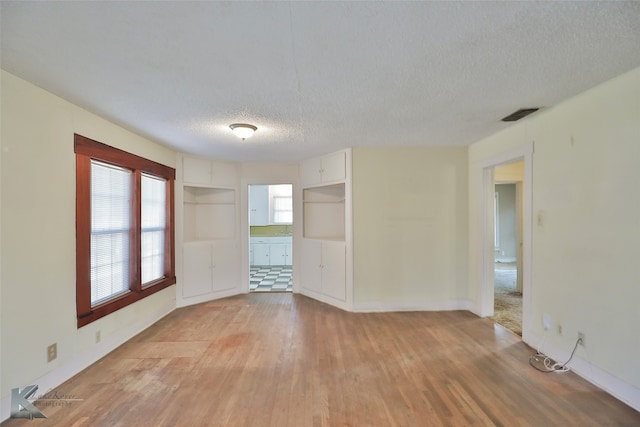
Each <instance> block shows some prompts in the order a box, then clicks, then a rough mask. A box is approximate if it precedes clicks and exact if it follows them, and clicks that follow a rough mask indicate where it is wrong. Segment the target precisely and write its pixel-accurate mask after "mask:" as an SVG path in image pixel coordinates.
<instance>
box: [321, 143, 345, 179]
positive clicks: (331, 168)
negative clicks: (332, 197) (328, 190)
mask: <svg viewBox="0 0 640 427" xmlns="http://www.w3.org/2000/svg"><path fill="white" fill-rule="evenodd" d="M321 170H322V182H331V181H344V180H345V178H346V177H347V169H346V154H345V152H344V151H340V152H338V153H333V154H330V155H328V156H325V157H323V158H322V168H321Z"/></svg>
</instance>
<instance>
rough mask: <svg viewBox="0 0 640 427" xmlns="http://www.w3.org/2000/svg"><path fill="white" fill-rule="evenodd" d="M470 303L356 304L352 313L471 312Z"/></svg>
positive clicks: (370, 302)
mask: <svg viewBox="0 0 640 427" xmlns="http://www.w3.org/2000/svg"><path fill="white" fill-rule="evenodd" d="M471 308H472V305H471V302H470V301H466V300H453V301H440V302H415V301H411V302H391V303H390V302H373V301H369V302H357V303H354V304H353V311H354V312H358V313H375V312H384V311H454V310H466V311H471Z"/></svg>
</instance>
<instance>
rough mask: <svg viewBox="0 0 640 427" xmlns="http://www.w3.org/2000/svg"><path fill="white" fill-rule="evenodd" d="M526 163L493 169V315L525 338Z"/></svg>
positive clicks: (497, 321)
mask: <svg viewBox="0 0 640 427" xmlns="http://www.w3.org/2000/svg"><path fill="white" fill-rule="evenodd" d="M523 181H524V161H522V160H520V161H517V162H512V163H509V164H506V165H502V166H497V167H496V168H495V169H494V190H495V195H494V242H495V244H494V249H495V250H494V315H493V319H494V320H495V321H496V323H499V324H500V325H502V326H504V327H505V328H507V329H509V330H511V331H512V332H514V333H515V334H517V335H520V336H522V318H523V316H522V291H523V286H522V247H523V227H522V223H523V219H522V218H523V206H522V183H523Z"/></svg>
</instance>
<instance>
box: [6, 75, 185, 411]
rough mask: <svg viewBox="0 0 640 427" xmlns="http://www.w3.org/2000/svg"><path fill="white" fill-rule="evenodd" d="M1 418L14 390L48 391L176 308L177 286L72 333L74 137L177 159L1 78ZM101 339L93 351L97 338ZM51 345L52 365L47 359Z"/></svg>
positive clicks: (157, 157) (151, 156)
mask: <svg viewBox="0 0 640 427" xmlns="http://www.w3.org/2000/svg"><path fill="white" fill-rule="evenodd" d="M1 79H2V80H1V87H2V93H1V96H2V104H1V108H2V132H1V145H2V150H1V151H2V172H1V173H2V179H1V183H2V193H1V194H2V204H1V207H2V214H1V220H2V222H1V232H2V242H1V243H2V249H1V251H2V268H1V288H2V302H1V313H2V329H1V355H2V367H1V371H2V381H1V386H0V387H1V397H2V413H1V414H0V415H1V418H2V419H4V418H6V417H8V415H9V413H8V404H9V396H10V393H11V389H12V388H15V387H24V386H26V385H29V384H38V385H39V386H40V390H39V391H42V392H44V391H46V389H47V388H49V387H53V386H56V385H58V384H59V383H61V382H62V381H64V380H66V379H67V378H69V377H70V376H71V375H73V374H75V373H76V372H78V371H79V370H80V369H83V368H84V367H86V366H88V365H89V364H90V363H92V362H94V361H95V360H97V359H98V358H100V357H101V356H103V355H104V354H106V353H107V352H108V351H110V350H111V349H113V348H114V347H115V346H117V345H119V344H120V343H121V342H123V341H124V340H126V339H127V338H129V337H130V336H132V335H134V334H136V333H137V332H139V331H140V330H142V329H143V328H144V327H146V326H148V325H150V324H151V323H153V322H154V321H156V320H157V319H159V318H160V317H162V316H163V315H165V314H167V313H168V312H170V311H171V310H173V309H174V308H175V287H174V286H170V287H169V288H167V289H164V290H162V291H160V292H158V293H156V294H154V295H152V296H150V297H148V298H146V299H144V300H143V301H140V302H137V303H135V304H133V305H131V306H129V307H127V308H125V309H122V310H119V311H117V312H116V313H114V314H111V315H109V316H106V317H104V318H102V319H99V320H98V321H96V322H93V323H91V324H90V325H87V326H85V327H83V328H81V329H78V328H77V327H76V305H75V297H76V289H75V286H76V278H75V268H76V253H75V155H74V148H73V134H74V133H79V134H81V135H84V136H87V137H89V138H93V139H96V140H98V141H101V142H104V143H106V144H109V145H113V146H115V147H118V148H121V149H124V150H127V151H130V152H133V153H134V154H137V155H140V156H143V157H147V158H149V159H151V160H154V161H157V162H159V163H163V164H165V165H168V166H171V167H175V162H176V154H175V153H174V152H173V151H172V150H170V149H167V148H165V147H162V146H160V145H158V144H155V143H153V142H151V141H149V140H146V139H143V138H141V137H139V136H137V135H135V134H132V133H131V132H128V131H126V130H124V129H122V128H120V127H118V126H115V125H114V124H112V123H109V122H107V121H105V120H103V119H101V118H99V117H97V116H95V115H93V114H91V113H88V112H87V111H85V110H83V109H81V108H79V107H77V106H75V105H73V104H70V103H68V102H66V101H64V100H62V99H60V98H58V97H56V96H54V95H52V94H50V93H48V92H45V91H43V90H41V89H39V88H37V87H36V86H34V85H32V84H30V83H27V82H25V81H24V80H21V79H19V78H17V77H15V76H13V75H11V74H9V73H6V72H4V71H2V77H1ZM98 330H100V332H101V336H102V340H101V342H100V343H96V342H95V334H96V331H98ZM54 342H57V344H58V358H57V359H56V360H54V361H52V362H51V363H47V360H46V348H47V346H49V345H50V344H52V343H54Z"/></svg>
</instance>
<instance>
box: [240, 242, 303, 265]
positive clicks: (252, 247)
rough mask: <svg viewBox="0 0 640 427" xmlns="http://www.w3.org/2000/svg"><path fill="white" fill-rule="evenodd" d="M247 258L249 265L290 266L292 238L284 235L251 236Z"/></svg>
mask: <svg viewBox="0 0 640 427" xmlns="http://www.w3.org/2000/svg"><path fill="white" fill-rule="evenodd" d="M249 258H250V260H249V262H250V264H251V265H261V266H264V265H285V266H290V265H291V261H292V259H293V244H292V238H291V237H286V236H282V237H279V236H276V237H251V238H250V242H249Z"/></svg>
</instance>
